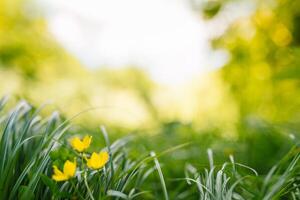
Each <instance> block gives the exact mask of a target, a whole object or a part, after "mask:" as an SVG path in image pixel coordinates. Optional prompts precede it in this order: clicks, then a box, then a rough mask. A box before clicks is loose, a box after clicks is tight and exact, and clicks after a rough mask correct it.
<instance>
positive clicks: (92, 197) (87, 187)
mask: <svg viewBox="0 0 300 200" xmlns="http://www.w3.org/2000/svg"><path fill="white" fill-rule="evenodd" d="M83 178H84V184H85V186H86V189H87V190H88V194H89V196H90V197H91V200H95V199H94V196H93V194H92V191H91V189H90V187H89V185H88V182H87V178H86V171H84V176H83Z"/></svg>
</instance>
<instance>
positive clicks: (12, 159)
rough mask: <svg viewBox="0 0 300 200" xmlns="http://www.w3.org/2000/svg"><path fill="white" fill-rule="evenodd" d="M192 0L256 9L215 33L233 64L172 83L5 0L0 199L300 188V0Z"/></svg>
mask: <svg viewBox="0 0 300 200" xmlns="http://www.w3.org/2000/svg"><path fill="white" fill-rule="evenodd" d="M191 2H192V3H191V6H193V10H194V11H195V12H196V13H197V14H198V15H199V16H200V17H202V18H204V19H205V20H207V22H213V21H214V20H216V21H218V20H220V19H222V17H224V15H225V13H226V10H227V11H228V9H232V8H235V9H244V8H243V7H239V5H246V7H247V8H251V11H249V12H248V11H247V13H248V14H247V16H243V17H238V18H237V19H234V20H233V21H232V23H230V24H229V25H228V27H227V29H226V30H225V31H224V32H223V33H222V34H220V35H218V36H216V37H215V38H212V41H211V46H212V48H215V49H218V50H220V49H221V50H223V51H226V52H227V53H228V61H227V62H226V63H225V64H224V66H222V67H221V68H219V69H216V70H215V71H212V72H211V73H209V74H205V75H204V77H202V78H201V81H200V79H199V80H198V79H196V80H194V81H192V82H191V83H190V84H187V85H185V86H184V87H182V88H180V87H177V86H176V87H174V88H175V89H174V88H173V90H175V92H170V90H168V89H166V88H165V87H164V86H161V85H159V84H157V83H155V82H154V81H153V80H151V78H150V77H149V76H148V75H147V73H145V72H144V71H142V70H140V69H139V68H138V67H137V66H128V68H124V69H110V68H109V67H102V68H99V69H88V68H86V67H85V66H83V65H82V64H81V63H80V62H79V61H78V60H77V59H76V58H75V57H74V56H72V55H71V54H70V53H68V52H66V50H64V49H63V48H62V47H61V46H60V44H58V42H57V41H55V39H54V38H53V36H52V35H51V34H50V33H49V31H48V29H47V22H46V20H45V19H44V16H43V14H41V12H39V9H38V7H37V6H35V5H34V2H33V1H26V0H24V1H17V0H0V81H1V83H0V96H1V97H3V98H1V100H0V199H3V200H6V199H7V200H14V199H22V200H23V199H24V200H29V199H30V200H31V199H35V200H40V199H74V200H75V199H79V200H81V199H92V200H93V199H94V200H100V199H128V200H129V199H165V200H169V199H170V200H171V199H178V200H179V199H201V200H204V199H206V200H211V199H216V200H227V199H228V200H229V199H245V200H248V199H253V200H260V199H262V200H270V199H274V200H277V199H291V200H296V199H300V163H299V159H300V151H299V150H300V149H299V136H300V135H299V130H300V125H299V124H300V115H299V113H300V103H299V102H300V91H299V89H300V87H299V83H300V82H299V80H300V71H299V65H300V49H299V45H300V11H299V8H300V2H299V1H298V0H271V1H258V0H243V1H236V0H226V1H222V0H211V1H203V3H201V4H199V5H198V4H197V3H193V2H194V1H191ZM195 2H196V1H195ZM29 8H31V9H29ZM231 11H232V10H231ZM227 14H228V13H227ZM225 16H226V15H225ZM7 93H9V94H12V96H11V97H10V98H8V97H7V96H6V95H5V94H7ZM51 100H53V102H51ZM176 100H177V101H176Z"/></svg>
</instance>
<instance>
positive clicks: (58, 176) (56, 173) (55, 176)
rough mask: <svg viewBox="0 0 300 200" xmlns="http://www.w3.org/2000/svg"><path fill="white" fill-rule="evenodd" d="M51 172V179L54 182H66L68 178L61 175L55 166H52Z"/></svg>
mask: <svg viewBox="0 0 300 200" xmlns="http://www.w3.org/2000/svg"><path fill="white" fill-rule="evenodd" d="M53 172H54V174H53V175H52V179H54V180H55V181H65V180H68V177H67V176H66V175H65V174H64V173H62V172H61V171H60V170H59V169H58V168H57V166H55V165H54V166H53Z"/></svg>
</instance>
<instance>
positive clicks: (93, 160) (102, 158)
mask: <svg viewBox="0 0 300 200" xmlns="http://www.w3.org/2000/svg"><path fill="white" fill-rule="evenodd" d="M108 160H109V155H108V153H107V152H106V151H104V152H100V153H96V152H94V153H92V156H91V157H90V158H89V159H87V158H86V161H87V166H88V167H89V168H91V169H100V168H101V167H103V166H104V165H105V164H106V163H107V162H108Z"/></svg>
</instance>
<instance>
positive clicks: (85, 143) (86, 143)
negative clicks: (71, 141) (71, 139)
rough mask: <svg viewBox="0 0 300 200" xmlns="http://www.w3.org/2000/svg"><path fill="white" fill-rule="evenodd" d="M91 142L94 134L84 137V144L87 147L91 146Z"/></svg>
mask: <svg viewBox="0 0 300 200" xmlns="http://www.w3.org/2000/svg"><path fill="white" fill-rule="evenodd" d="M91 142H92V136H88V135H86V136H85V137H84V138H83V145H84V147H85V148H88V147H89V146H90V144H91Z"/></svg>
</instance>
